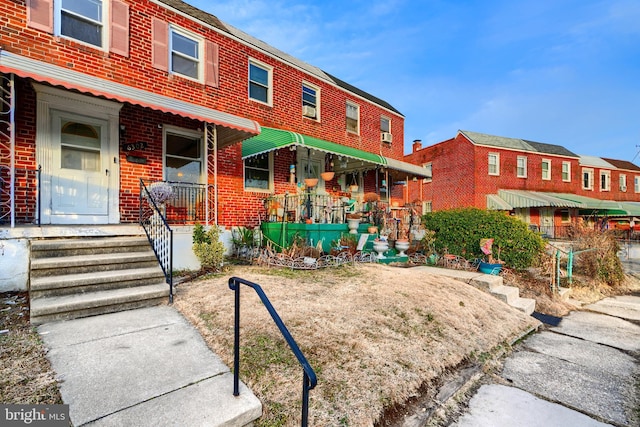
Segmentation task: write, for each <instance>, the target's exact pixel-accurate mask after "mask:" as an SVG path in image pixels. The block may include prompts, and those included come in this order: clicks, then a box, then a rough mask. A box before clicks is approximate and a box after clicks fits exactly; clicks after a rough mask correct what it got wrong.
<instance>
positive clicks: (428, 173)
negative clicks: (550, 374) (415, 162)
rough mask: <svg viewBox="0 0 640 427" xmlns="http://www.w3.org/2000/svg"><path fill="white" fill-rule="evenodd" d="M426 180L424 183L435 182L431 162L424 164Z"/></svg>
mask: <svg viewBox="0 0 640 427" xmlns="http://www.w3.org/2000/svg"><path fill="white" fill-rule="evenodd" d="M424 169H425V175H426V177H425V179H424V182H431V181H432V180H433V164H432V163H431V162H429V163H425V164H424Z"/></svg>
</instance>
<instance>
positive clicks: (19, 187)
mask: <svg viewBox="0 0 640 427" xmlns="http://www.w3.org/2000/svg"><path fill="white" fill-rule="evenodd" d="M40 176H41V168H40V167H38V169H23V168H16V169H13V170H12V169H11V168H10V167H9V166H5V165H0V224H11V226H12V227H13V226H14V225H15V224H35V225H37V226H40V222H41V218H42V216H41V206H42V204H41V201H40V194H41V191H40V187H41V179H40Z"/></svg>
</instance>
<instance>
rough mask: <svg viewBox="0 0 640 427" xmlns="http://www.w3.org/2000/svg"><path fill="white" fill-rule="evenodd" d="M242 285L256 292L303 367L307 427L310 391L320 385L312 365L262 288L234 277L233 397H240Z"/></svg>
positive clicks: (304, 417)
mask: <svg viewBox="0 0 640 427" xmlns="http://www.w3.org/2000/svg"><path fill="white" fill-rule="evenodd" d="M240 285H247V286H249V287H250V288H253V290H255V291H256V293H257V294H258V296H259V297H260V300H261V301H262V303H263V304H264V306H265V307H266V309H267V311H268V312H269V314H270V315H271V318H272V319H273V321H274V322H275V324H276V326H277V327H278V329H280V333H282V336H283V337H284V339H285V341H287V344H288V345H289V348H290V349H291V351H292V352H293V354H294V355H295V356H296V358H297V359H298V363H300V366H302V370H303V377H302V421H301V424H300V425H301V426H302V427H306V426H307V423H308V418H309V391H310V390H313V388H314V387H315V386H316V384H317V383H318V379H317V377H316V373H315V372H314V370H313V368H312V367H311V365H309V362H308V361H307V358H306V357H304V354H302V351H301V350H300V347H298V344H296V342H295V340H294V339H293V337H292V336H291V333H289V330H288V329H287V327H286V326H285V324H284V322H283V321H282V319H281V318H280V316H279V315H278V312H277V311H276V309H275V308H274V307H273V305H272V304H271V301H269V298H267V295H266V294H265V293H264V291H263V290H262V287H261V286H260V285H258V284H257V283H253V282H249V281H248V280H244V279H241V278H239V277H232V278H230V279H229V288H230V289H231V290H232V291H234V292H235V326H234V344H233V350H234V351H233V395H234V396H238V395H240V385H239V383H240Z"/></svg>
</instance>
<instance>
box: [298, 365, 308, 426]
mask: <svg viewBox="0 0 640 427" xmlns="http://www.w3.org/2000/svg"><path fill="white" fill-rule="evenodd" d="M308 419H309V376H308V375H307V372H306V371H304V370H303V371H302V422H301V423H300V425H301V427H307V423H308Z"/></svg>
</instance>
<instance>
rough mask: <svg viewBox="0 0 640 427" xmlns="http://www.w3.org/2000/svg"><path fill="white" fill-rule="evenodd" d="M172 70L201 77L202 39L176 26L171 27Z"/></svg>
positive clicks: (197, 78) (196, 77) (196, 78)
mask: <svg viewBox="0 0 640 427" xmlns="http://www.w3.org/2000/svg"><path fill="white" fill-rule="evenodd" d="M169 40H170V43H171V44H170V47H169V49H170V52H171V72H172V73H176V74H181V75H183V76H186V77H190V78H192V79H195V80H200V79H201V75H202V73H201V71H200V69H201V66H200V62H201V58H202V52H201V50H202V40H201V39H198V38H197V37H195V36H191V35H189V34H187V33H185V32H183V31H180V30H178V29H176V28H171V37H170V39H169Z"/></svg>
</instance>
